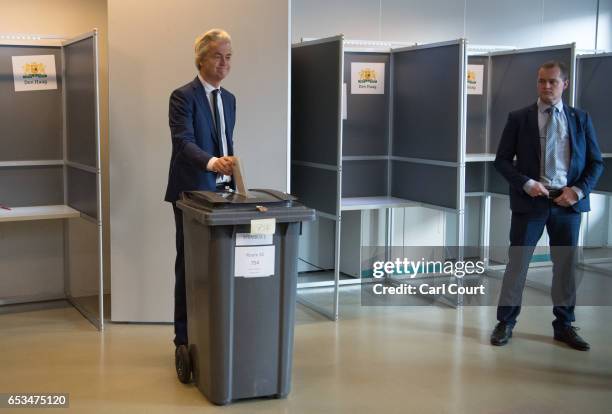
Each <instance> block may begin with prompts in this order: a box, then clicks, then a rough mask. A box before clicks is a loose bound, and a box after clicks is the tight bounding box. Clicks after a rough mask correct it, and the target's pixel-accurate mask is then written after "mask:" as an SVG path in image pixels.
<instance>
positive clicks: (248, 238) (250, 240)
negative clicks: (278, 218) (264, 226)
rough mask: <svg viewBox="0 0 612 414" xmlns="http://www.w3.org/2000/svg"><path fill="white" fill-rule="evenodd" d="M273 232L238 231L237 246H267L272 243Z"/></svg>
mask: <svg viewBox="0 0 612 414" xmlns="http://www.w3.org/2000/svg"><path fill="white" fill-rule="evenodd" d="M272 237H273V235H272V234H251V233H236V246H266V245H268V244H272V243H273V240H272Z"/></svg>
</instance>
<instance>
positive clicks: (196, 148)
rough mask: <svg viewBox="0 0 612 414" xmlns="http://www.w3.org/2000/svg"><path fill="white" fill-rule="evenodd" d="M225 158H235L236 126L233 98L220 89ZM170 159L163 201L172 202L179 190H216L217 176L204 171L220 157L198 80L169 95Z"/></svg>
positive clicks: (219, 147) (205, 100)
mask: <svg viewBox="0 0 612 414" xmlns="http://www.w3.org/2000/svg"><path fill="white" fill-rule="evenodd" d="M221 100H222V101H223V113H224V118H225V134H226V137H227V152H228V155H234V146H233V141H232V135H233V132H234V124H235V123H236V98H235V97H234V95H232V94H231V93H230V92H229V91H227V90H225V89H223V88H221ZM168 117H169V121H170V134H171V136H172V156H171V158H170V172H169V174H168V187H167V189H166V197H165V200H166V201H169V202H175V201H176V200H178V199H179V196H180V193H181V192H182V191H195V190H208V191H214V190H215V189H216V185H215V180H216V177H217V175H216V174H215V173H214V172H211V171H207V170H206V165H207V164H208V161H209V160H210V159H211V158H212V157H213V156H214V157H221V156H222V151H223V150H222V146H221V143H220V142H218V140H217V137H216V135H215V133H214V123H213V116H212V112H211V109H210V105H209V103H208V99H207V98H206V92H205V91H204V86H202V82H200V79H199V78H198V77H196V78H195V79H194V80H193V81H192V82H189V83H188V84H186V85H184V86H181V87H180V88H178V89H176V90H175V91H174V92H172V95H170V111H169V115H168Z"/></svg>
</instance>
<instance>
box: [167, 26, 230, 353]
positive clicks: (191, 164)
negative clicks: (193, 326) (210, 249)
mask: <svg viewBox="0 0 612 414" xmlns="http://www.w3.org/2000/svg"><path fill="white" fill-rule="evenodd" d="M231 57H232V43H231V38H230V36H229V34H227V32H225V31H223V30H220V29H213V30H210V31H208V32H206V33H204V34H203V35H201V36H199V37H198V38H197V39H196V41H195V65H196V68H197V69H198V76H197V77H196V78H195V79H194V80H193V81H191V82H189V83H188V84H186V85H184V86H181V87H180V88H178V89H176V90H175V91H174V92H172V95H171V96H170V112H169V120H170V132H171V136H172V156H171V158H170V172H169V176H168V187H167V190H166V197H165V200H166V201H169V202H171V203H172V208H173V210H174V223H175V225H176V261H175V265H174V272H175V285H174V335H175V337H174V344H175V345H176V346H177V349H178V347H179V346H180V345H187V343H188V339H187V306H186V297H185V259H184V248H183V214H182V212H181V210H180V209H178V208H177V206H176V201H177V200H178V199H179V197H180V193H181V192H183V191H193V190H207V191H215V190H217V189H223V188H225V187H226V186H231V185H232V183H231V175H232V166H233V157H232V156H233V154H234V149H233V148H234V146H233V141H232V135H233V131H234V124H235V120H236V98H235V97H234V95H232V94H231V93H230V92H229V91H227V90H226V89H224V88H221V87H220V86H221V81H222V80H223V79H224V78H225V77H226V76H227V74H228V73H229V71H230V67H231Z"/></svg>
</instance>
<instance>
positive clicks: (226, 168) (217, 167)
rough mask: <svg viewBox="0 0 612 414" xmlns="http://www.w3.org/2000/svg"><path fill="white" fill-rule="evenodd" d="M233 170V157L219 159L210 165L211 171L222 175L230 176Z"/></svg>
mask: <svg viewBox="0 0 612 414" xmlns="http://www.w3.org/2000/svg"><path fill="white" fill-rule="evenodd" d="M233 168H234V157H233V156H225V157H219V158H217V159H216V160H215V163H214V164H213V165H212V169H213V171H215V172H217V173H220V174H223V175H232V172H233Z"/></svg>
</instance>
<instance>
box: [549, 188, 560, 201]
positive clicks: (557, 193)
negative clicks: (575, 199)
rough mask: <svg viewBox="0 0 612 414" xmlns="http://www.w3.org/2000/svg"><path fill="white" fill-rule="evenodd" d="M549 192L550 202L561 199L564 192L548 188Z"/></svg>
mask: <svg viewBox="0 0 612 414" xmlns="http://www.w3.org/2000/svg"><path fill="white" fill-rule="evenodd" d="M547 190H548V199H549V200H554V199H555V198H557V197H559V196H560V195H561V194H562V193H563V190H562V189H560V188H547Z"/></svg>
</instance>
